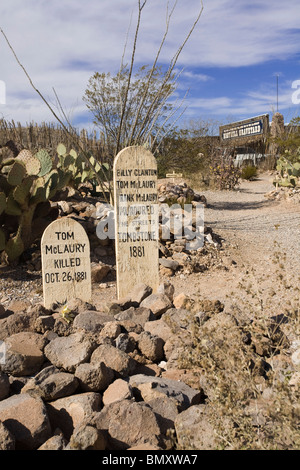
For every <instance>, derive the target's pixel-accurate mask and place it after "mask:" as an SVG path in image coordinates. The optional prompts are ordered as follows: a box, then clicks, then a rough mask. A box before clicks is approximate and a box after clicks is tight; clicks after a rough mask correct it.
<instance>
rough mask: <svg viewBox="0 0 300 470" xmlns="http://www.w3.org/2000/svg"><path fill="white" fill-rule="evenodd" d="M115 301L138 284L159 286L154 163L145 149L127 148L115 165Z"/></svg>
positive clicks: (155, 171) (153, 287)
mask: <svg viewBox="0 0 300 470" xmlns="http://www.w3.org/2000/svg"><path fill="white" fill-rule="evenodd" d="M114 205H115V222H116V223H115V247H116V266H117V291H118V298H124V297H126V295H128V293H129V292H130V291H131V290H132V289H133V288H134V286H135V285H136V284H138V283H141V282H143V283H144V284H147V285H149V286H150V287H152V289H153V291H155V290H156V289H157V287H158V285H159V261H158V194H157V163H156V159H155V157H154V156H153V155H152V153H151V152H150V151H149V150H146V149H145V148H144V147H127V148H125V149H123V150H122V151H121V152H120V153H119V154H118V155H117V157H116V159H115V162H114Z"/></svg>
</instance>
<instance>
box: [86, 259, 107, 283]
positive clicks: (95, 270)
mask: <svg viewBox="0 0 300 470" xmlns="http://www.w3.org/2000/svg"><path fill="white" fill-rule="evenodd" d="M110 270H111V267H110V266H109V265H108V264H100V263H98V264H97V263H92V264H91V279H92V282H101V281H102V280H103V279H104V278H105V277H106V276H107V275H108V273H109V272H110Z"/></svg>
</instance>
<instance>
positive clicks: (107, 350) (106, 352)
mask: <svg viewBox="0 0 300 470" xmlns="http://www.w3.org/2000/svg"><path fill="white" fill-rule="evenodd" d="M90 362H91V364H100V363H101V362H104V364H105V365H106V366H107V367H109V368H110V369H112V370H113V371H115V373H116V375H117V376H121V377H126V376H127V375H130V374H132V373H133V371H134V369H135V367H136V362H135V361H134V360H133V359H132V358H131V357H130V356H129V355H128V354H126V353H125V352H123V351H121V350H120V349H118V348H115V347H114V346H112V345H111V344H101V345H100V346H98V348H97V349H95V351H94V352H93V354H92V356H91V360H90Z"/></svg>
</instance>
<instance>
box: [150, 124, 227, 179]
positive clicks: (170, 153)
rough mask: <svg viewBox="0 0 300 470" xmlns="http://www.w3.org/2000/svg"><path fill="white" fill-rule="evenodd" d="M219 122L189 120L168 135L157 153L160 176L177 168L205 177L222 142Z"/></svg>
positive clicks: (177, 169) (189, 174)
mask: <svg viewBox="0 0 300 470" xmlns="http://www.w3.org/2000/svg"><path fill="white" fill-rule="evenodd" d="M218 125H219V123H217V122H215V121H211V120H207V121H205V120H201V119H200V120H190V121H189V122H188V123H187V124H186V125H185V126H184V127H182V128H181V129H177V130H174V131H173V132H172V133H171V134H170V135H168V136H167V137H165V138H164V139H163V142H162V143H161V145H160V147H159V152H158V156H157V160H158V167H159V173H160V176H161V177H163V176H164V175H165V174H166V173H168V172H170V171H173V170H175V171H177V172H180V173H183V174H184V175H185V176H189V177H190V176H192V175H195V174H198V175H199V174H200V173H201V174H202V175H203V177H204V178H205V176H206V174H207V173H208V172H209V165H210V162H211V159H212V155H213V154H214V152H215V149H216V146H218V145H219V139H218V136H217V130H216V129H217V127H218Z"/></svg>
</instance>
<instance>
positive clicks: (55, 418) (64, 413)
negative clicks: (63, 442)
mask: <svg viewBox="0 0 300 470" xmlns="http://www.w3.org/2000/svg"><path fill="white" fill-rule="evenodd" d="M46 406H47V411H48V415H49V419H50V422H51V426H52V429H56V428H59V429H61V431H62V432H63V435H64V436H65V437H66V439H70V437H71V435H72V433H73V431H74V429H75V428H76V427H77V426H81V425H82V424H87V423H86V421H88V420H89V419H92V416H93V414H94V413H97V412H98V411H100V408H101V395H100V394H99V393H93V392H88V393H80V394H78V395H72V396H70V397H65V398H60V399H59V400H55V401H52V402H50V403H47V404H46Z"/></svg>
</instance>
